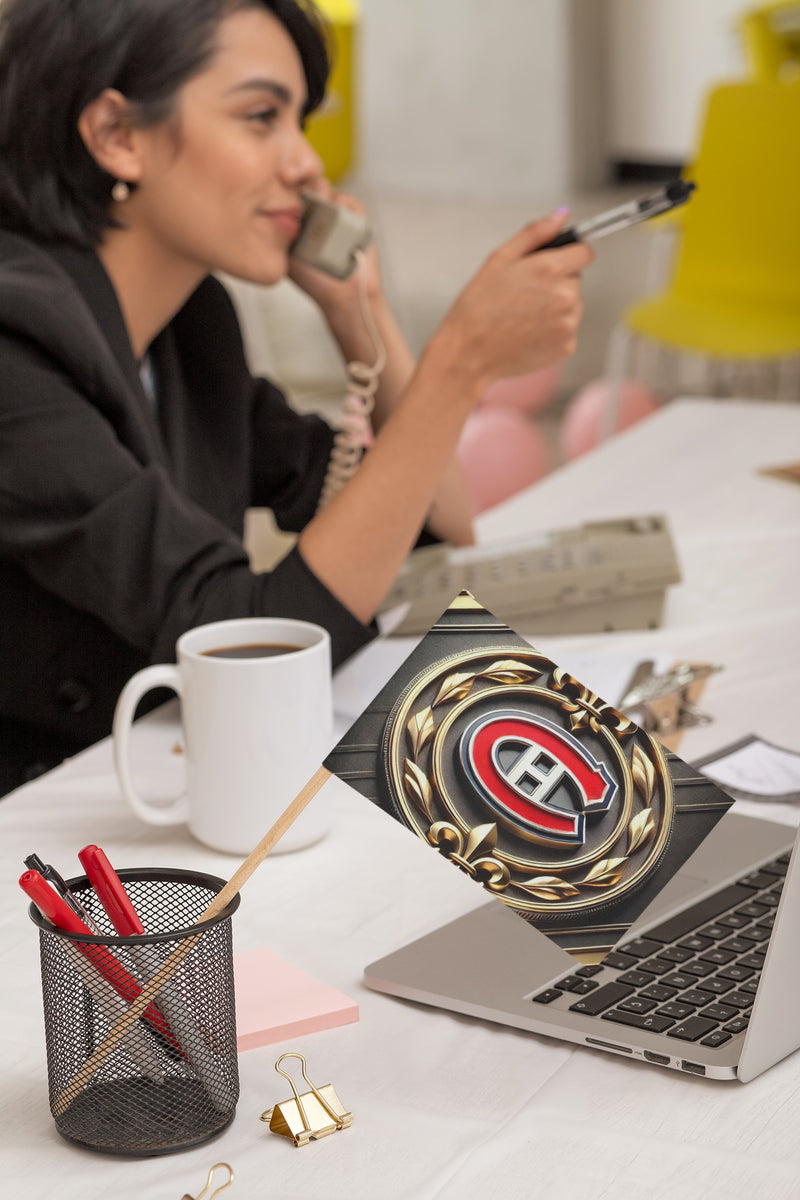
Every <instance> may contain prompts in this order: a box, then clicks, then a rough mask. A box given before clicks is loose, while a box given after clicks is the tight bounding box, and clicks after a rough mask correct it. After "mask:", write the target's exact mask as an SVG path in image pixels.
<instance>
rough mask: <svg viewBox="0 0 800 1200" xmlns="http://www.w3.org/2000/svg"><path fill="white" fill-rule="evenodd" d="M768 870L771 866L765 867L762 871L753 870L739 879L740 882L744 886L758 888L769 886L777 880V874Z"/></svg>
mask: <svg viewBox="0 0 800 1200" xmlns="http://www.w3.org/2000/svg"><path fill="white" fill-rule="evenodd" d="M768 870H769V868H768V867H765V868H764V869H763V870H762V871H753V873H752V875H745V877H744V879H740V880H739V883H740V884H741V885H742V887H751V888H756V889H758V888H765V887H769V886H770V884H771V883H774V882H775V876H774V875H772V874H770V875H768V874H767V871H768Z"/></svg>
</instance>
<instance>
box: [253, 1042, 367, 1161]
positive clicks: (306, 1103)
mask: <svg viewBox="0 0 800 1200" xmlns="http://www.w3.org/2000/svg"><path fill="white" fill-rule="evenodd" d="M285 1058H299V1059H300V1062H301V1064H302V1067H301V1070H302V1072H303V1079H305V1081H306V1083H307V1084H308V1086H309V1087H310V1088H311V1091H310V1092H304V1093H303V1095H302V1096H301V1095H300V1093H299V1092H298V1090H297V1087H296V1085H295V1082H294V1080H293V1079H292V1078H291V1076H290V1075H288V1074H287V1073H286V1071H282V1070H281V1063H282V1062H283V1060H284V1059H285ZM275 1070H276V1071H277V1072H278V1074H279V1075H283V1077H284V1079H288V1080H289V1083H290V1084H291V1088H292V1091H293V1092H294V1100H284V1101H283V1103H282V1104H276V1105H275V1107H274V1108H268V1109H267V1111H266V1112H263V1113H262V1114H261V1120H262V1121H269V1127H270V1130H271V1131H272V1133H279V1134H280V1135H281V1137H288V1138H291V1139H292V1141H293V1142H294V1144H295V1146H305V1145H307V1144H308V1142H310V1141H311V1139H312V1138H323V1137H327V1135H328V1134H329V1133H335V1132H336V1131H337V1130H339V1129H347V1127H348V1126H349V1125H352V1123H353V1114H352V1113H351V1112H345V1109H344V1106H343V1105H342V1102H341V1100H340V1099H339V1097H338V1096H337V1095H336V1092H335V1091H334V1089H333V1086H332V1084H330V1083H326V1084H325V1086H324V1087H321V1088H317V1087H314V1084H313V1083H312V1082H311V1080H310V1079H309V1078H308V1075H307V1074H306V1060H305V1059H304V1058H303V1056H302V1054H297V1053H296V1052H295V1051H294V1050H289V1051H287V1053H286V1054H282V1055H281V1056H280V1058H279V1059H278V1061H277V1062H276V1063H275Z"/></svg>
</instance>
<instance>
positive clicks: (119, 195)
mask: <svg viewBox="0 0 800 1200" xmlns="http://www.w3.org/2000/svg"><path fill="white" fill-rule="evenodd" d="M130 194H131V189H130V188H129V187H128V185H127V183H126V182H125V180H124V179H118V180H117V182H116V183H115V184H114V186H113V187H112V189H111V199H112V200H116V202H117V204H124V203H125V201H126V200H127V199H128V197H129V196H130Z"/></svg>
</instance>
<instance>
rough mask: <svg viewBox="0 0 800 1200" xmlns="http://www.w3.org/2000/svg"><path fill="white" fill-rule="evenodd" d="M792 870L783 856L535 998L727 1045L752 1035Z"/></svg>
mask: <svg viewBox="0 0 800 1200" xmlns="http://www.w3.org/2000/svg"><path fill="white" fill-rule="evenodd" d="M788 864H789V854H788V853H787V854H782V855H781V856H780V857H779V858H776V859H775V860H774V861H773V862H771V863H768V864H767V865H766V866H763V867H759V868H758V870H757V871H751V872H749V873H748V874H747V875H745V876H743V877H742V878H741V879H739V880H737V882H736V883H734V884H731V885H730V886H729V887H725V888H723V889H722V890H721V891H719V892H715V893H714V894H713V895H712V896H708V897H707V898H706V899H705V900H702V901H700V902H699V903H698V904H695V905H692V906H691V907H690V908H688V909H686V910H685V911H684V912H682V913H679V914H678V915H677V916H675V917H671V918H670V919H669V920H668V921H664V922H663V924H661V925H658V926H656V928H655V929H650V930H648V932H647V933H646V934H645V935H644V936H643V937H640V938H637V939H636V940H635V941H632V942H628V943H626V944H625V945H623V946H621V947H620V948H619V949H618V950H612V951H611V953H610V954H607V955H606V957H605V958H604V959H603V962H602V963H601V964H598V965H596V966H585V967H579V968H578V969H577V970H576V971H575V972H574V974H571V975H567V976H566V977H565V978H563V979H559V980H558V981H557V982H556V983H555V984H553V986H552V987H550V988H547V989H546V990H545V991H543V992H539V993H538V994H537V995H535V996H533V997H532V1000H533V1001H534V1003H536V1004H552V1003H553V1002H554V1001H555V1000H558V999H559V998H562V997H563V998H564V999H570V998H571V997H572V996H574V997H575V1000H574V1001H573V1003H572V1004H570V1005H569V1011H570V1012H581V1013H586V1014H588V1015H590V1016H597V1017H600V1018H602V1020H604V1021H613V1022H616V1023H617V1024H619V1025H628V1026H633V1027H634V1028H636V1029H648V1030H650V1031H651V1032H653V1033H663V1034H664V1035H665V1036H667V1037H673V1038H675V1039H676V1040H678V1041H681V1042H697V1043H699V1044H700V1045H702V1046H723V1045H724V1044H725V1043H726V1042H728V1041H730V1039H731V1038H732V1037H733V1036H734V1034H737V1033H742V1032H743V1031H744V1030H745V1029H746V1028H747V1023H748V1020H749V1019H750V1010H751V1007H752V1004H753V1001H754V1000H755V993H756V989H757V988H758V981H759V979H760V977H761V968H762V966H763V964H764V958H765V956H766V953H767V944H768V942H769V938H770V934H771V933H772V926H773V924H774V921H775V910H776V909H777V907H778V903H779V902H780V898H781V889H782V888H783V877H784V875H785V874H786V868H787V866H788ZM595 976H602V978H601V979H598V978H595ZM560 1007H561V1006H560Z"/></svg>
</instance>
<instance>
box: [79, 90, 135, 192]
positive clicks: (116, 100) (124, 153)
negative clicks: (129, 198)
mask: <svg viewBox="0 0 800 1200" xmlns="http://www.w3.org/2000/svg"><path fill="white" fill-rule="evenodd" d="M130 112H131V106H130V103H129V102H128V101H127V100H126V99H125V97H124V96H123V95H122V93H121V92H118V91H116V90H115V89H114V88H106V89H105V91H103V92H101V93H100V95H99V96H96V97H95V99H94V100H92V102H91V103H90V104H87V105H86V108H85V109H84V110H83V112H82V113H81V115H80V117H79V118H78V132H79V133H80V135H81V137H82V138H83V143H84V145H85V146H86V149H87V150H88V151H89V153H90V154H91V156H92V158H93V159H94V160H95V162H96V163H97V165H98V166H99V167H102V168H103V170H104V171H108V173H109V175H113V177H114V178H115V179H121V180H123V181H124V182H125V183H136V182H137V181H138V179H139V174H140V171H141V163H140V160H139V152H138V151H139V148H138V143H137V138H136V130H135V128H134V126H133V123H132V122H131V119H130Z"/></svg>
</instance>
